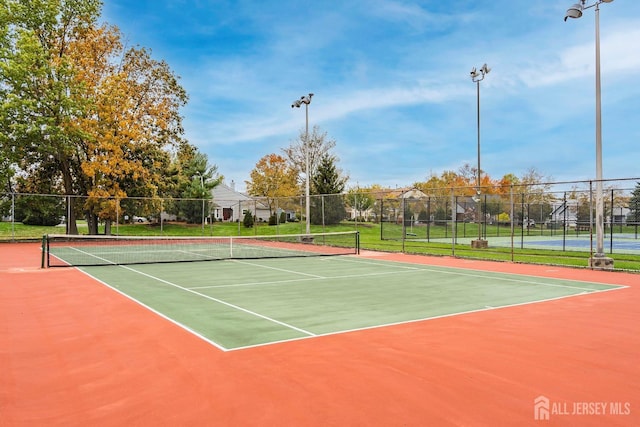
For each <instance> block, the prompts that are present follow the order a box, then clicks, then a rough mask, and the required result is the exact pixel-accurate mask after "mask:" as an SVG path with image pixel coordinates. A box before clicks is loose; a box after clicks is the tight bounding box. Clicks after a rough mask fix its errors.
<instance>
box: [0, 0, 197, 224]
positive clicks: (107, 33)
mask: <svg viewBox="0 0 640 427" xmlns="http://www.w3.org/2000/svg"><path fill="white" fill-rule="evenodd" d="M101 6H102V4H101V1H99V0H41V1H38V2H31V1H26V0H6V1H4V2H2V4H1V5H0V20H1V21H3V22H1V23H0V24H2V25H0V27H2V30H1V31H0V88H1V89H0V91H1V92H2V93H0V95H2V98H3V99H5V100H6V102H5V103H4V104H3V106H2V109H1V110H0V127H1V128H0V130H1V131H2V132H0V133H2V134H3V135H4V138H3V139H2V140H1V141H0V142H1V143H2V145H1V146H0V152H2V153H3V155H2V157H8V155H7V153H9V152H11V158H12V159H15V162H16V164H17V166H18V167H19V169H20V170H21V171H23V172H24V173H25V174H26V175H27V176H34V177H35V176H36V175H37V174H36V171H38V170H53V171H55V173H54V174H52V176H51V179H52V182H53V184H54V186H57V187H58V188H59V189H60V191H62V192H64V194H68V195H73V196H86V198H85V199H84V200H85V201H84V202H83V203H82V205H76V204H74V206H73V207H69V208H68V209H67V210H68V212H69V213H70V215H69V218H68V222H67V223H68V230H67V231H68V232H69V233H73V234H75V233H77V226H76V210H78V212H82V213H83V215H84V217H85V218H86V219H87V222H88V225H89V232H90V233H91V234H95V233H97V229H98V227H97V226H98V221H99V220H103V221H105V222H106V223H107V224H109V223H110V221H113V220H114V219H115V218H116V213H117V212H118V211H120V212H122V211H121V209H119V208H120V206H119V201H118V200H119V199H122V198H125V197H132V196H139V197H142V196H144V197H154V196H157V195H158V194H159V192H161V191H162V190H163V185H164V180H163V176H164V171H165V170H166V169H167V168H168V166H169V163H170V154H169V150H170V149H171V148H172V147H173V148H175V147H178V146H179V145H180V144H183V143H184V141H183V139H182V134H183V129H182V118H181V116H180V115H179V111H178V110H179V108H180V107H181V106H183V105H184V104H185V103H186V101H187V95H186V92H185V91H184V89H183V88H182V87H181V86H180V85H179V84H178V80H177V77H176V76H175V75H174V74H173V73H172V71H171V70H170V68H169V66H168V65H167V64H166V63H165V62H163V61H157V60H154V59H153V58H152V57H151V54H150V52H149V51H148V50H146V49H140V48H130V49H127V50H125V49H124V48H123V46H122V44H121V41H120V33H119V31H118V30H117V29H116V28H114V27H109V26H107V25H102V26H99V25H98V18H99V16H100V12H101ZM9 148H10V150H9Z"/></svg>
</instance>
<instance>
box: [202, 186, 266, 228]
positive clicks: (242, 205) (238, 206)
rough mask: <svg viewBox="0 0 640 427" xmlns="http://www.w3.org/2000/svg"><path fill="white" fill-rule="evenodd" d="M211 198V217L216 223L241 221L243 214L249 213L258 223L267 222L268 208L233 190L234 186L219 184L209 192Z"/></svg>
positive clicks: (260, 202) (256, 200)
mask: <svg viewBox="0 0 640 427" xmlns="http://www.w3.org/2000/svg"><path fill="white" fill-rule="evenodd" d="M211 194H212V196H213V217H214V218H215V219H216V220H217V221H229V222H234V221H242V220H243V218H244V214H245V212H246V211H247V210H248V211H250V212H251V214H252V215H253V217H254V218H256V220H258V221H265V222H266V221H268V220H269V215H270V213H269V206H267V205H266V204H264V203H263V202H262V201H260V200H258V199H255V198H253V197H251V196H247V195H246V194H244V193H240V192H238V191H236V190H235V184H234V182H233V181H231V185H230V186H229V185H226V184H224V183H221V184H219V185H217V186H216V187H215V188H214V189H213V190H211Z"/></svg>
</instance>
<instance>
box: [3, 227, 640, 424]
mask: <svg viewBox="0 0 640 427" xmlns="http://www.w3.org/2000/svg"><path fill="white" fill-rule="evenodd" d="M351 237H352V236H350V237H349V239H350V238H351ZM341 239H344V236H342V237H341ZM267 240H268V241H265V242H261V243H260V244H259V246H263V247H264V246H272V247H277V249H278V251H277V252H278V254H281V253H282V250H283V249H284V247H286V250H287V251H291V250H294V249H296V250H297V251H296V252H294V256H293V257H292V258H291V257H289V255H291V253H289V254H288V255H287V257H282V256H279V255H274V254H273V253H272V252H270V253H269V254H270V255H268V257H267V258H263V257H261V256H258V255H257V254H256V253H255V252H251V251H242V250H238V252H236V250H235V249H238V248H240V247H241V246H242V245H236V243H239V242H235V243H234V244H233V245H230V244H229V242H226V243H224V244H223V245H222V246H225V247H227V249H226V250H221V249H220V247H219V246H220V245H217V244H216V246H217V249H216V251H217V252H216V254H217V255H216V256H217V258H215V259H217V260H216V261H207V262H186V263H169V262H165V261H160V262H151V263H148V264H147V263H146V262H149V261H150V260H151V259H152V258H153V257H154V256H155V255H149V254H147V255H141V253H142V252H149V249H150V247H149V244H148V243H145V244H143V245H140V246H138V245H139V244H140V242H136V243H135V244H134V243H133V242H132V241H126V242H120V243H118V244H116V245H115V246H116V249H114V247H113V245H105V244H102V243H100V244H98V245H96V244H95V242H89V241H82V242H73V243H72V244H69V245H67V244H66V243H65V242H63V241H62V240H60V241H58V243H55V244H52V245H51V247H50V250H51V257H52V259H53V258H55V262H54V264H55V263H58V265H63V264H64V263H65V262H66V263H73V262H79V263H84V264H89V263H91V262H94V263H99V264H100V263H101V264H102V265H85V266H82V267H73V268H44V269H42V268H40V266H39V263H40V257H41V251H40V245H37V244H9V245H1V246H0V251H1V255H2V256H1V257H0V320H1V323H0V324H1V325H2V328H0V349H2V351H1V352H0V358H1V359H2V362H3V367H4V369H3V370H0V384H2V388H1V389H0V408H1V413H0V414H1V415H0V416H1V418H2V423H3V424H4V425H10V426H22V425H88V424H91V425H96V426H98V425H104V426H111V425H211V424H215V425H250V426H252V425H255V426H262V425H308V426H316V425H317V426H321V425H322V426H324V425H442V426H444V425H452V426H453V425H483V426H484V425H492V426H498V425H538V424H540V423H541V422H540V421H537V420H535V419H534V405H535V402H536V399H538V398H540V397H541V396H543V397H546V398H548V399H549V400H550V401H551V402H552V403H554V402H557V403H558V404H561V405H566V406H567V407H568V408H569V409H571V408H572V405H573V403H575V402H578V403H584V402H595V401H598V402H601V401H602V402H604V401H606V402H609V403H612V402H615V403H616V405H617V406H616V408H631V409H630V411H627V412H621V413H606V414H595V415H593V414H592V415H587V416H579V415H578V416H577V415H575V414H563V413H551V418H550V420H549V421H546V422H544V423H545V424H546V425H567V424H579V425H588V426H600V425H620V426H632V425H637V422H638V420H639V417H640V411H638V410H637V408H638V405H640V390H639V389H638V387H637V385H636V384H635V382H634V381H630V378H636V377H637V376H638V375H640V367H639V365H638V364H637V349H638V348H640V335H639V334H638V333H637V324H638V321H640V319H639V316H638V313H639V311H638V310H637V307H638V304H640V286H639V284H640V280H639V278H638V276H637V275H634V274H628V273H613V272H606V271H591V270H586V269H568V268H560V267H549V266H532V265H522V264H515V263H492V262H483V261H475V260H459V259H454V258H450V257H423V256H415V255H404V254H389V253H382V252H380V253H378V252H367V251H363V252H360V253H355V252H353V248H351V249H349V250H348V251H345V250H343V249H340V250H339V255H340V256H328V255H337V254H336V251H338V250H337V249H335V248H333V247H332V246H329V247H325V246H324V245H320V244H319V242H318V241H316V240H314V241H313V243H312V244H310V242H309V241H306V242H301V241H297V242H293V241H292V242H277V243H276V242H274V241H273V239H267ZM200 243H201V242H200ZM209 243H211V242H209ZM209 243H208V244H209ZM243 243H247V244H249V245H250V246H252V250H255V249H256V246H257V245H258V244H257V243H256V241H255V240H253V241H251V242H249V241H247V242H243ZM316 243H318V244H316ZM166 244H169V245H179V246H176V247H180V248H181V250H183V251H184V252H188V253H190V255H189V260H193V259H194V258H198V257H200V256H201V255H202V253H203V251H204V252H205V253H206V252H207V250H205V249H203V248H200V249H197V250H195V251H192V249H194V248H197V246H194V245H193V244H192V242H189V246H185V244H186V242H177V241H171V242H168V243H163V246H162V247H164V248H166V247H167V246H166ZM65 246H66V248H65ZM230 246H233V248H234V250H233V256H230V252H229V251H228V249H229V247H230ZM71 247H73V248H75V249H70V248H71ZM176 247H174V248H173V249H175V248H176ZM302 247H304V248H305V249H304V250H303V251H301V248H302ZM132 248H135V250H130V249H132ZM69 249H70V250H69ZM300 251H301V252H302V253H300ZM122 252H131V253H132V254H133V253H135V254H136V256H135V257H133V256H132V255H128V256H127V257H126V258H124V259H119V261H123V262H124V264H121V265H116V264H114V262H115V260H116V258H112V259H108V256H114V257H118V256H121V255H117V254H121V253H122ZM352 252H353V253H352ZM54 253H57V255H54ZM303 253H304V254H303ZM78 254H80V255H78ZM87 254H90V255H87ZM109 254H111V255H109ZM221 254H222V255H221ZM262 255H264V253H262ZM318 255H319V256H318ZM64 257H68V258H69V259H68V260H67V261H62V260H63V259H64ZM73 257H76V258H74V259H73V260H72V258H73ZM50 261H51V262H53V261H52V260H50ZM612 407H613V406H612Z"/></svg>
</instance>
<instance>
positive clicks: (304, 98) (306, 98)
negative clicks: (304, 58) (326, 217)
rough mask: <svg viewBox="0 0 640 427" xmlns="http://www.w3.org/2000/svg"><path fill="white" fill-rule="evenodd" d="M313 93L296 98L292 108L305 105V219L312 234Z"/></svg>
mask: <svg viewBox="0 0 640 427" xmlns="http://www.w3.org/2000/svg"><path fill="white" fill-rule="evenodd" d="M312 97H313V94H312V93H310V94H309V95H305V96H301V97H300V99H296V100H295V101H293V104H291V108H294V107H295V108H300V107H301V106H302V104H304V107H305V117H306V121H305V124H306V125H305V132H304V168H305V170H304V174H305V178H306V179H305V205H306V206H305V219H306V233H307V234H311V225H310V224H311V223H310V222H309V104H311V98H312Z"/></svg>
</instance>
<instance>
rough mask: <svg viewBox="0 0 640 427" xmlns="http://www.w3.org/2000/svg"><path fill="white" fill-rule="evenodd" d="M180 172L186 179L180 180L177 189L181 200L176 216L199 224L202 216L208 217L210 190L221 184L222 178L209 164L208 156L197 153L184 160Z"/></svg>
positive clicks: (215, 168) (214, 167)
mask: <svg viewBox="0 0 640 427" xmlns="http://www.w3.org/2000/svg"><path fill="white" fill-rule="evenodd" d="M181 171H182V172H181V173H182V176H183V178H186V179H181V185H180V187H179V188H180V197H181V198H182V200H181V201H180V203H179V204H178V207H179V210H178V216H181V217H182V218H184V219H185V220H186V221H187V222H189V223H200V222H202V219H203V216H204V217H208V216H209V214H210V212H209V206H210V203H209V202H208V201H209V200H211V199H212V193H211V190H213V189H214V188H215V187H217V186H218V185H219V184H220V183H221V182H222V179H223V177H222V176H221V175H219V174H218V167H217V166H215V165H210V164H209V159H208V156H207V155H206V154H204V153H200V152H198V151H194V152H193V153H192V155H191V156H187V157H186V158H185V159H184V164H183V165H182V169H181Z"/></svg>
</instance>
